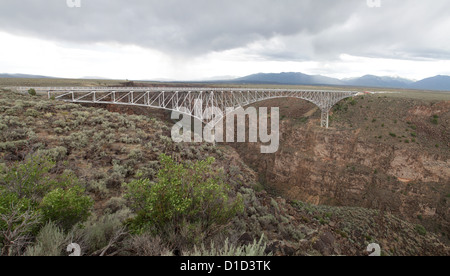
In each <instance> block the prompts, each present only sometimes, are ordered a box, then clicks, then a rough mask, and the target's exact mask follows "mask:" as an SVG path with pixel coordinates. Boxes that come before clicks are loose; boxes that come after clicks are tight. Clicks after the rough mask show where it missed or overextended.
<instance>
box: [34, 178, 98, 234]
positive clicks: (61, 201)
mask: <svg viewBox="0 0 450 276" xmlns="http://www.w3.org/2000/svg"><path fill="white" fill-rule="evenodd" d="M92 206H93V201H92V199H91V198H90V197H89V196H86V195H85V194H84V189H82V188H81V187H79V186H74V187H71V188H68V189H66V190H64V189H62V188H57V189H55V190H53V191H51V192H50V193H48V194H47V195H46V196H45V197H44V199H43V200H42V202H41V211H42V214H43V216H44V219H46V220H48V221H53V222H56V223H57V224H58V225H59V226H61V227H62V228H63V229H65V230H69V229H70V228H72V226H74V225H75V224H77V223H79V222H85V221H86V220H87V219H88V218H89V216H90V209H91V207H92Z"/></svg>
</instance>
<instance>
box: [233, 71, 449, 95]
mask: <svg viewBox="0 0 450 276" xmlns="http://www.w3.org/2000/svg"><path fill="white" fill-rule="evenodd" d="M227 82H228V83H248V84H287V85H340V86H358V87H376V88H402V89H422V90H442V91H450V76H435V77H432V78H427V79H424V80H421V81H417V82H415V81H412V80H409V79H404V78H395V77H379V76H373V75H366V76H363V77H360V78H352V79H335V78H330V77H325V76H321V75H307V74H303V73H292V72H290V73H269V74H264V73H260V74H254V75H250V76H246V77H243V78H237V79H234V80H228V81H227Z"/></svg>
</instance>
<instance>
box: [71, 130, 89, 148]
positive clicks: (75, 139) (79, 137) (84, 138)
mask: <svg viewBox="0 0 450 276" xmlns="http://www.w3.org/2000/svg"><path fill="white" fill-rule="evenodd" d="M66 143H67V144H68V145H69V146H70V147H71V148H74V149H81V148H84V147H86V146H87V145H88V143H89V137H88V135H87V134H86V133H83V132H76V133H72V134H71V135H70V136H69V137H67V138H66Z"/></svg>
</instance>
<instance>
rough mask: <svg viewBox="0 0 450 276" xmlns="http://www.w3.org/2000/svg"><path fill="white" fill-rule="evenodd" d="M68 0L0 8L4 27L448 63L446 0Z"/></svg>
mask: <svg viewBox="0 0 450 276" xmlns="http://www.w3.org/2000/svg"><path fill="white" fill-rule="evenodd" d="M429 2H431V1H420V0H381V3H382V6H381V7H380V8H369V7H368V5H367V1H366V0H303V1H300V0H280V1H273V0H227V1H222V0H189V1H177V0H164V1H161V0H129V1H119V0H81V5H82V6H81V7H80V8H68V7H67V4H66V0H41V1H39V0H20V1H1V2H0V31H6V32H9V33H13V34H18V35H25V36H33V37H38V38H44V39H50V40H56V41H63V42H69V43H95V42H106V43H119V44H124V45H129V44H132V45H137V46H141V47H144V48H151V49H155V50H158V51H162V52H165V53H168V54H171V55H179V56H190V57H193V56H199V55H205V54H208V53H211V52H221V51H226V50H232V49H244V50H247V51H248V54H251V55H254V56H258V57H259V58H262V59H268V60H274V59H275V60H321V59H327V60H329V59H336V58H338V57H339V55H341V54H350V55H355V56H364V57H383V58H396V59H397V58H398V59H450V36H448V35H447V33H448V30H450V17H449V16H448V11H449V10H450V2H449V1H448V0H433V1H432V3H429Z"/></svg>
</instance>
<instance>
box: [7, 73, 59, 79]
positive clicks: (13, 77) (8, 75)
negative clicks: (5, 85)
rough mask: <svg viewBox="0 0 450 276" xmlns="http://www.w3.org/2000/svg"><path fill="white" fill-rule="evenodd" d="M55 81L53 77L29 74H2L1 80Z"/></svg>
mask: <svg viewBox="0 0 450 276" xmlns="http://www.w3.org/2000/svg"><path fill="white" fill-rule="evenodd" d="M6 78H8V79H53V78H52V77H46V76H38V75H27V74H0V79H6Z"/></svg>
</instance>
